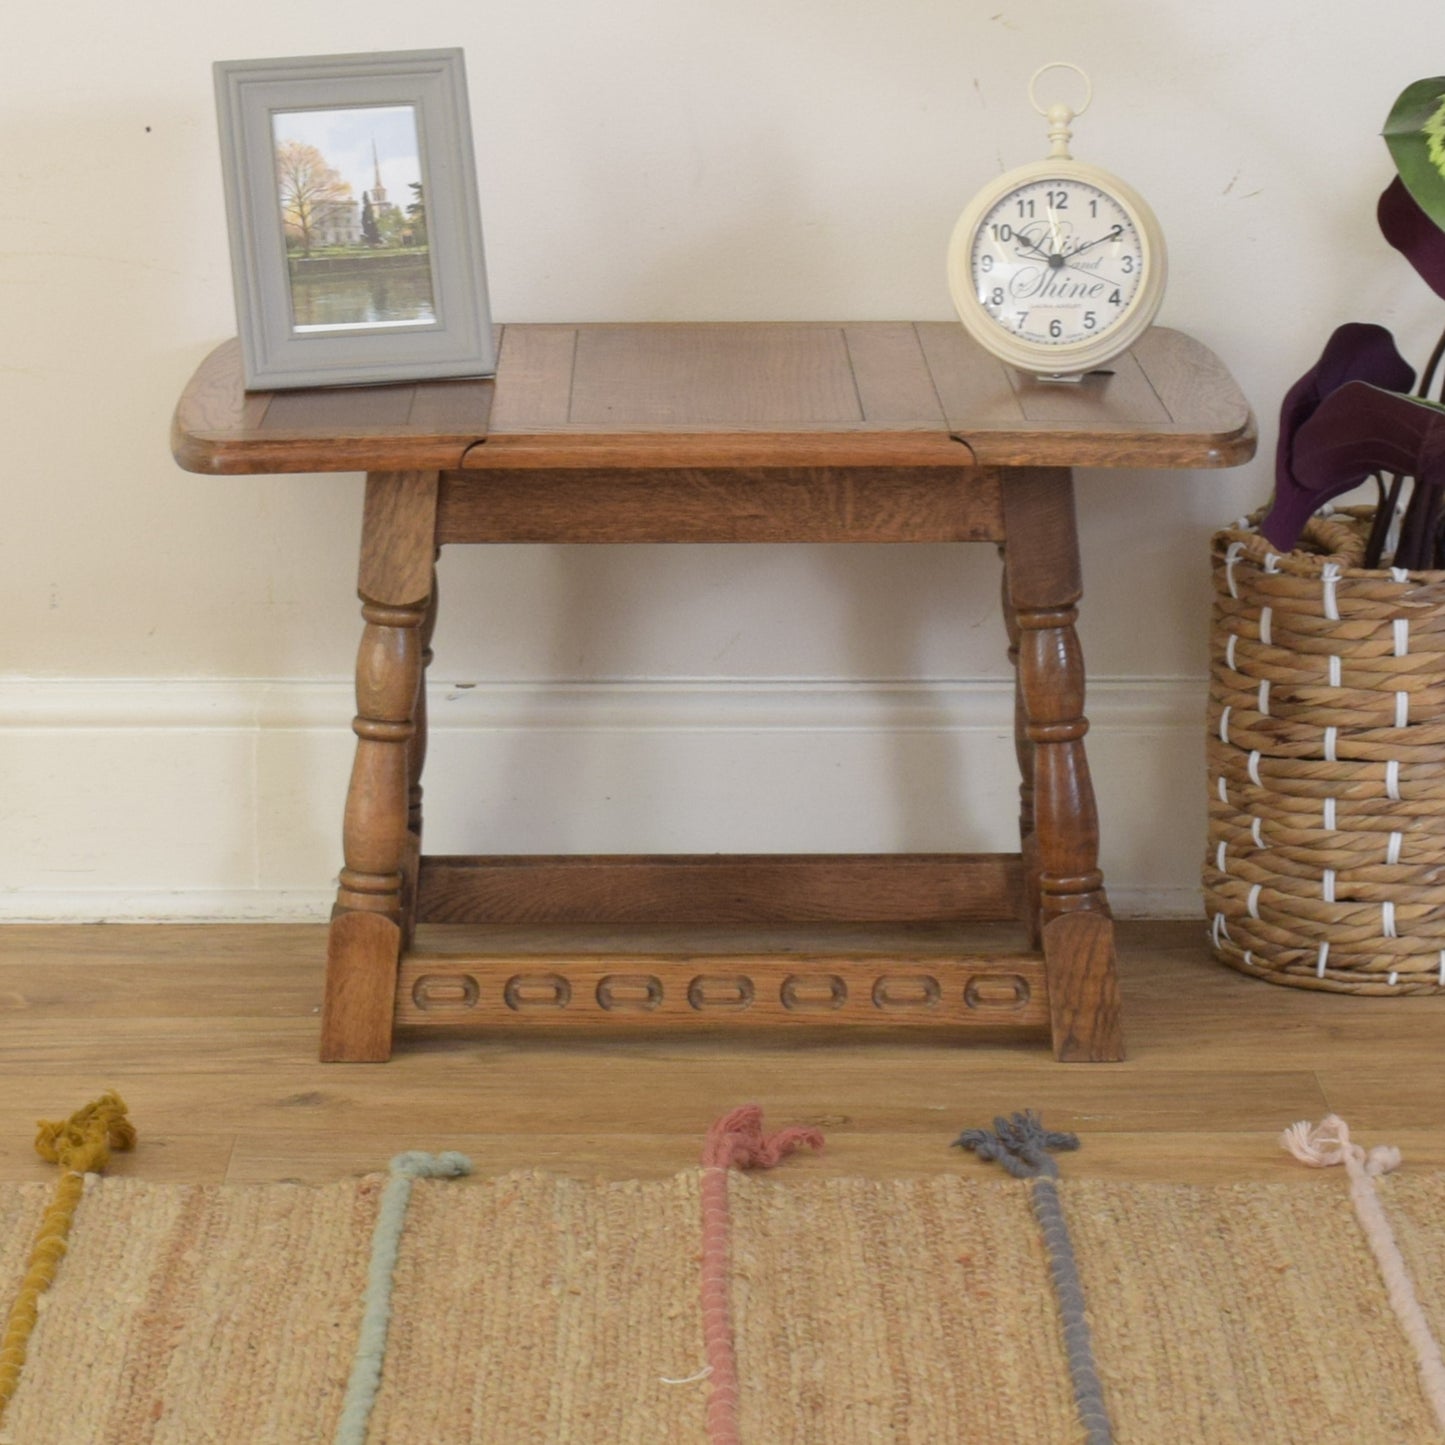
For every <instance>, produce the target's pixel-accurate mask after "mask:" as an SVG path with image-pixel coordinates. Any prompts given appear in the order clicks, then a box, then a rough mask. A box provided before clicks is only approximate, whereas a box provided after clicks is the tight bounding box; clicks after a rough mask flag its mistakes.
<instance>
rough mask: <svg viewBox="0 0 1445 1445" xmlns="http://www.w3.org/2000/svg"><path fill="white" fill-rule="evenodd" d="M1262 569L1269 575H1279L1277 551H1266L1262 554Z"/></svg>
mask: <svg viewBox="0 0 1445 1445" xmlns="http://www.w3.org/2000/svg"><path fill="white" fill-rule="evenodd" d="M1264 570H1265V571H1266V572H1268V573H1269V575H1270V576H1271V577H1275V576H1278V575H1279V553H1278V552H1266V553H1265V554H1264Z"/></svg>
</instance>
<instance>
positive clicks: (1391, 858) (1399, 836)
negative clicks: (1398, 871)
mask: <svg viewBox="0 0 1445 1445" xmlns="http://www.w3.org/2000/svg"><path fill="white" fill-rule="evenodd" d="M1404 842H1405V835H1404V834H1403V833H1391V834H1390V845H1389V847H1388V848H1386V849H1385V862H1386V863H1388V864H1389V865H1390V866H1391V867H1392V868H1393V867H1394V866H1395V865H1396V864H1397V863H1399V861H1400V849H1401V847H1402V846H1403V845H1404Z"/></svg>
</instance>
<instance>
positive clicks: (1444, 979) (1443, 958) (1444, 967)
mask: <svg viewBox="0 0 1445 1445" xmlns="http://www.w3.org/2000/svg"><path fill="white" fill-rule="evenodd" d="M1440 987H1441V988H1445V948H1442V949H1441V950H1440Z"/></svg>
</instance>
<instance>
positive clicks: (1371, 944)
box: [1204, 508, 1445, 995]
mask: <svg viewBox="0 0 1445 1445" xmlns="http://www.w3.org/2000/svg"><path fill="white" fill-rule="evenodd" d="M1372 518H1373V512H1372V511H1371V510H1370V509H1368V508H1348V509H1344V510H1341V511H1338V512H1336V513H1334V514H1333V515H1332V516H1328V517H1316V518H1314V519H1312V520H1311V521H1310V523H1309V524H1308V526H1307V527H1306V529H1305V532H1304V535H1303V537H1302V538H1301V539H1300V542H1299V545H1298V547H1297V548H1296V549H1295V550H1294V551H1292V552H1290V553H1287V554H1283V555H1281V554H1278V553H1275V552H1273V551H1271V550H1270V547H1269V544H1268V543H1267V542H1266V541H1265V540H1264V538H1263V537H1261V536H1260V535H1259V534H1258V533H1257V532H1255V531H1253V530H1251V529H1250V528H1249V527H1246V526H1243V525H1241V526H1239V527H1234V528H1227V529H1226V530H1224V531H1221V532H1218V533H1216V534H1215V537H1214V545H1213V562H1214V615H1213V625H1212V635H1211V647H1210V652H1211V659H1212V662H1211V670H1210V689H1209V744H1208V763H1209V790H1210V793H1209V851H1208V856H1207V858H1206V860H1205V868H1204V893H1205V907H1206V909H1207V911H1208V915H1209V919H1210V923H1211V929H1212V937H1213V944H1214V951H1215V954H1216V956H1217V957H1218V958H1219V959H1220V960H1221V961H1222V962H1225V963H1228V964H1230V965H1231V966H1232V967H1234V968H1237V969H1239V970H1241V971H1242V972H1244V973H1249V974H1253V975H1255V976H1256V977H1259V978H1266V979H1269V980H1271V981H1272V982H1274V983H1283V984H1292V985H1295V986H1297V987H1300V988H1316V989H1330V990H1334V991H1336V992H1344V993H1361V994H1385V995H1389V994H1419V993H1440V992H1445V572H1406V571H1404V570H1403V569H1398V568H1397V569H1390V570H1385V571H1378V570H1373V569H1371V570H1365V569H1364V568H1362V567H1361V566H1360V565H1359V564H1360V560H1361V558H1362V557H1363V555H1364V549H1365V542H1366V538H1367V536H1368V534H1369V528H1370V523H1371V520H1372Z"/></svg>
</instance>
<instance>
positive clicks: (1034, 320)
mask: <svg viewBox="0 0 1445 1445" xmlns="http://www.w3.org/2000/svg"><path fill="white" fill-rule="evenodd" d="M1051 70H1072V71H1075V72H1076V73H1077V74H1078V75H1080V76H1082V77H1083V80H1084V85H1085V95H1084V102H1083V104H1082V105H1081V106H1080V107H1079V109H1078V110H1071V109H1070V108H1069V107H1068V106H1066V105H1052V106H1050V107H1048V109H1045V108H1044V107H1043V106H1041V105H1040V104H1039V101H1038V95H1037V87H1038V82H1039V78H1040V76H1042V75H1043V74H1044V73H1045V72H1046V71H1051ZM1092 96H1093V88H1092V86H1091V85H1090V84H1089V78H1088V76H1086V75H1084V72H1083V71H1082V70H1079V68H1078V66H1076V65H1067V64H1063V63H1061V62H1054V63H1051V64H1049V65H1045V66H1042V67H1041V68H1040V69H1039V70H1037V71H1035V73H1034V75H1033V78H1032V79H1031V80H1030V81H1029V100H1030V102H1031V103H1032V105H1033V107H1034V109H1035V110H1037V111H1038V112H1039V114H1040V115H1042V116H1044V117H1045V119H1047V121H1048V122H1049V140H1050V142H1051V143H1052V145H1051V150H1050V153H1049V156H1048V158H1047V159H1046V160H1042V161H1036V162H1035V163H1033V164H1032V165H1026V166H1020V167H1018V168H1017V169H1016V170H1012V171H1009V172H1007V173H1006V174H1004V175H1002V176H1000V177H999V178H998V179H997V180H996V181H994V182H992V183H991V184H990V185H987V186H985V187H984V188H983V190H981V191H980V192H979V193H978V195H976V196H975V197H974V198H973V200H972V201H971V202H970V203H969V205H968V207H967V209H966V210H965V211H964V213H963V214H962V215H961V216H960V217H959V218H958V224H957V225H956V226H955V227H954V230H953V237H952V239H951V240H950V241H949V244H948V285H949V290H950V291H951V292H952V294H953V304H954V305H955V306H956V307H957V308H958V315H959V318H960V320H961V321H962V322H963V324H964V327H965V328H966V329H967V331H968V332H969V334H970V335H971V336H972V337H973V338H974V339H975V340H976V341H977V342H978V343H979V345H981V346H982V347H984V348H985V349H986V350H988V351H990V352H992V353H993V354H994V355H995V356H997V357H998V358H999V359H1000V360H1002V361H1005V362H1007V363H1008V364H1009V365H1011V366H1015V367H1017V368H1018V369H1019V370H1020V371H1024V372H1027V373H1029V374H1030V375H1032V376H1036V377H1038V378H1039V379H1040V380H1043V381H1080V380H1082V379H1083V377H1084V376H1085V375H1086V374H1087V373H1088V372H1090V371H1093V370H1095V369H1097V368H1099V367H1101V366H1103V365H1104V363H1105V362H1108V361H1110V360H1112V359H1113V358H1114V357H1116V356H1119V355H1121V354H1122V353H1123V352H1125V351H1127V350H1128V349H1129V347H1131V346H1132V345H1133V344H1134V343H1135V342H1136V341H1137V340H1138V339H1139V337H1140V336H1142V335H1143V334H1144V332H1145V330H1147V329H1148V327H1149V324H1150V323H1151V322H1152V321H1153V320H1154V316H1155V313H1156V312H1157V311H1158V310H1159V303H1160V302H1161V301H1162V300H1163V299H1164V281H1165V274H1166V269H1167V262H1166V257H1165V251H1164V235H1163V233H1162V232H1161V231H1160V229H1159V223H1158V221H1156V220H1155V219H1154V213H1153V212H1152V211H1151V210H1150V209H1149V207H1148V206H1147V205H1146V204H1145V202H1144V200H1143V198H1142V197H1141V196H1140V195H1139V194H1138V192H1137V191H1135V190H1133V189H1132V188H1131V187H1129V186H1127V185H1125V184H1124V182H1123V181H1121V180H1119V179H1118V177H1117V176H1112V175H1110V174H1109V173H1108V172H1107V171H1102V170H1100V169H1099V168H1098V167H1097V166H1091V165H1085V164H1084V163H1083V162H1081V161H1076V160H1074V159H1073V157H1072V156H1071V155H1070V154H1069V141H1070V139H1071V137H1072V132H1071V131H1070V130H1069V123H1070V122H1071V121H1072V120H1073V119H1074V117H1075V116H1077V115H1081V114H1082V113H1083V112H1084V111H1085V110H1087V109H1088V106H1089V101H1090V99H1091V98H1092Z"/></svg>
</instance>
